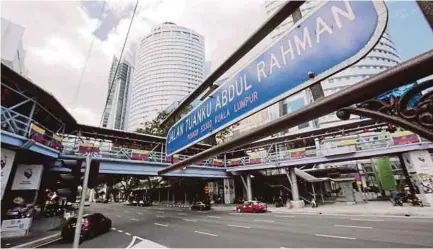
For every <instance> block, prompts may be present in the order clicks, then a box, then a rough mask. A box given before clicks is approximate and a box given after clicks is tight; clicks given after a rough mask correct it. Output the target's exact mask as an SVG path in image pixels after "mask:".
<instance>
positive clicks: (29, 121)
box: [24, 102, 36, 137]
mask: <svg viewBox="0 0 433 249" xmlns="http://www.w3.org/2000/svg"><path fill="white" fill-rule="evenodd" d="M35 108H36V103H35V102H33V105H32V109H30V114H29V120H28V121H27V128H28V129H27V130H26V134H24V136H26V137H27V136H28V135H29V133H30V128H29V127H30V123H31V122H32V120H33V114H35Z"/></svg>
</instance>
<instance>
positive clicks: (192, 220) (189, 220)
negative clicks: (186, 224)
mask: <svg viewBox="0 0 433 249" xmlns="http://www.w3.org/2000/svg"><path fill="white" fill-rule="evenodd" d="M183 220H184V221H190V222H197V220H190V219H183Z"/></svg>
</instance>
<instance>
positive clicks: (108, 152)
mask: <svg viewBox="0 0 433 249" xmlns="http://www.w3.org/2000/svg"><path fill="white" fill-rule="evenodd" d="M62 145H63V154H64V155H76V156H84V155H86V154H88V153H91V154H92V155H93V157H99V158H113V159H124V160H137V161H147V162H155V163H177V162H180V161H182V160H184V159H185V158H187V157H188V156H187V155H182V154H175V155H172V156H167V155H166V153H164V152H160V151H148V150H139V149H133V148H127V147H121V146H115V145H113V144H112V143H111V142H101V141H96V140H95V141H89V140H82V139H80V138H78V137H70V136H69V137H65V139H64V140H63V141H62ZM196 165H202V166H224V164H223V163H222V160H221V164H215V163H213V159H207V160H203V161H200V162H197V163H196Z"/></svg>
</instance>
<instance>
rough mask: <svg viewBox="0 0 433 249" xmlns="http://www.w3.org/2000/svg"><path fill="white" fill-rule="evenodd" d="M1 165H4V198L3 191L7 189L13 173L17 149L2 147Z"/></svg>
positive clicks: (2, 184) (2, 188)
mask: <svg viewBox="0 0 433 249" xmlns="http://www.w3.org/2000/svg"><path fill="white" fill-rule="evenodd" d="M1 152H2V154H1V165H2V172H1V191H2V192H1V196H2V200H3V193H4V191H5V188H6V185H7V184H8V180H9V176H10V174H11V170H12V165H13V164H14V160H15V154H16V152H15V151H12V150H7V149H3V148H2V149H1Z"/></svg>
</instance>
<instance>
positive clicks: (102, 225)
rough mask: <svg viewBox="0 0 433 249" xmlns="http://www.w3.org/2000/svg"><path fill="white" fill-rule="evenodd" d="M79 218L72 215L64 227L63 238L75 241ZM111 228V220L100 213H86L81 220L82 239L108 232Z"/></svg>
mask: <svg viewBox="0 0 433 249" xmlns="http://www.w3.org/2000/svg"><path fill="white" fill-rule="evenodd" d="M76 223H77V218H76V217H72V218H70V219H69V220H68V222H67V223H66V224H65V225H64V226H63V228H62V238H63V239H64V240H67V241H73V240H74V235H75V227H76ZM110 229H111V220H110V219H109V218H107V217H106V216H104V215H102V214H100V213H93V214H86V215H84V216H83V220H82V222H81V238H80V241H82V240H86V239H91V238H94V237H96V236H97V235H100V234H103V233H106V232H108V231H110Z"/></svg>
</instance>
